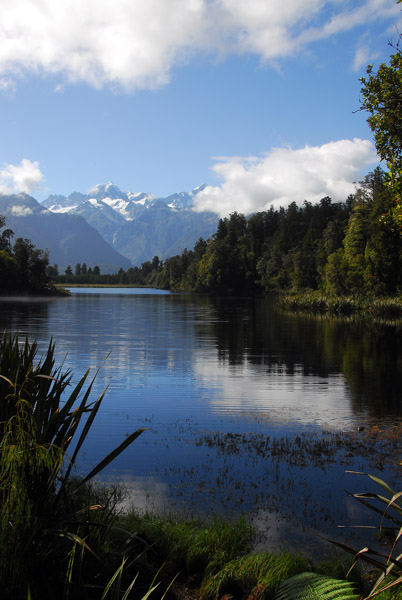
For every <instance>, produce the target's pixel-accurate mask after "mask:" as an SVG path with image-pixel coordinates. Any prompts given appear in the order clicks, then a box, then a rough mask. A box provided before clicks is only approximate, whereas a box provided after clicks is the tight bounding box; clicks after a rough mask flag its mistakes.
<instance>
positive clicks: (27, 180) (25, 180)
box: [0, 158, 43, 194]
mask: <svg viewBox="0 0 402 600" xmlns="http://www.w3.org/2000/svg"><path fill="white" fill-rule="evenodd" d="M42 182H43V174H42V172H41V170H40V168H39V163H38V162H36V161H34V162H32V161H30V160H28V159H27V158H23V159H22V161H21V163H20V164H19V165H5V166H4V167H3V168H2V169H1V170H0V193H2V194H15V193H19V192H25V193H27V194H30V193H31V192H32V191H33V190H35V189H41V188H42Z"/></svg>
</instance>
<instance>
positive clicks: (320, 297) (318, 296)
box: [278, 292, 402, 319]
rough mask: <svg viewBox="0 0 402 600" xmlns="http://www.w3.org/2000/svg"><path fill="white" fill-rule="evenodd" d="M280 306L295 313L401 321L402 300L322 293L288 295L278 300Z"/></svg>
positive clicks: (398, 298)
mask: <svg viewBox="0 0 402 600" xmlns="http://www.w3.org/2000/svg"><path fill="white" fill-rule="evenodd" d="M278 305H279V306H280V307H281V308H283V309H284V310H291V311H293V312H311V313H328V314H334V315H350V314H356V313H359V314H363V315H365V316H369V317H370V318H372V317H377V318H386V319H400V318H402V298H400V297H396V298H371V297H367V296H362V295H358V296H335V295H327V294H323V293H322V292H306V293H302V294H286V295H284V296H280V297H279V298H278Z"/></svg>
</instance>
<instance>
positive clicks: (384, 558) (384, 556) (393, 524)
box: [329, 471, 402, 599]
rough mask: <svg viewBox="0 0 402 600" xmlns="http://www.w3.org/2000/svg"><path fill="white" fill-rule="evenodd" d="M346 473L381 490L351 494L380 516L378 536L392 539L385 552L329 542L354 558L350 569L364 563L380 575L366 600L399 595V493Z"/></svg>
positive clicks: (401, 494)
mask: <svg viewBox="0 0 402 600" xmlns="http://www.w3.org/2000/svg"><path fill="white" fill-rule="evenodd" d="M349 472H350V473H354V474H357V475H367V476H368V477H369V478H370V479H371V480H372V481H374V482H375V483H376V484H377V485H378V486H379V487H380V488H381V490H382V493H374V492H363V493H357V494H350V495H351V496H352V497H353V498H355V499H356V500H357V501H358V502H360V503H361V504H363V505H364V506H366V507H368V508H369V509H370V510H372V511H374V512H375V513H377V514H378V515H380V516H381V520H380V524H379V526H378V528H377V529H378V532H379V533H380V534H381V533H384V532H388V533H389V532H391V534H392V538H393V539H392V545H391V549H390V550H389V551H388V552H386V551H384V550H378V549H375V548H373V547H369V546H365V547H364V548H362V549H361V550H357V549H356V548H352V547H351V546H348V545H346V544H343V543H340V542H337V541H336V540H329V541H330V542H332V543H333V544H335V545H337V546H339V547H340V548H342V549H343V550H345V551H347V552H350V553H352V554H354V555H355V559H354V562H353V564H352V567H351V569H350V570H352V568H353V567H354V566H355V565H356V563H357V561H359V560H363V561H365V562H367V563H368V564H370V565H371V566H372V567H374V568H375V569H376V570H377V571H378V572H379V573H380V574H379V576H378V578H377V580H376V581H375V583H374V585H373V587H372V589H371V590H370V592H369V593H368V595H367V596H366V598H367V599H368V598H372V597H374V596H378V595H379V594H382V593H383V592H388V591H393V592H396V591H398V592H399V591H400V589H401V584H402V553H401V549H400V547H399V542H400V540H401V537H402V501H401V498H402V492H395V491H394V490H393V489H392V488H391V487H390V486H389V485H388V484H387V483H386V482H385V481H383V480H382V479H380V478H379V477H375V476H374V475H370V474H366V473H357V472H353V471H349ZM384 507H385V508H384Z"/></svg>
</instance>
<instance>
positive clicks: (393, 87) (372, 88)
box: [360, 2, 402, 231]
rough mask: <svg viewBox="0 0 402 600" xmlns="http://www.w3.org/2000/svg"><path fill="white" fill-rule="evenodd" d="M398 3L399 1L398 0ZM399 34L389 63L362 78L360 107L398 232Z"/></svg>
mask: <svg viewBox="0 0 402 600" xmlns="http://www.w3.org/2000/svg"><path fill="white" fill-rule="evenodd" d="M398 3H399V2H398ZM400 41H401V36H399V39H398V42H397V44H396V45H395V46H393V45H392V44H390V45H391V46H393V48H394V50H395V53H394V54H392V55H391V56H390V60H389V65H387V64H385V63H382V64H381V65H380V66H379V67H378V70H377V72H374V71H373V65H371V64H370V65H368V67H367V69H366V75H367V77H362V78H361V79H360V82H361V84H362V87H361V101H360V102H361V108H362V109H363V110H366V111H367V112H368V113H369V114H370V116H369V117H368V119H367V123H368V124H369V126H370V128H371V130H372V132H373V134H374V140H375V145H376V148H377V152H378V154H379V155H380V157H381V159H382V160H384V161H386V163H387V167H388V169H389V172H388V174H387V179H386V183H387V185H388V186H389V188H390V190H391V191H392V195H393V198H394V205H393V206H392V207H391V208H390V210H389V212H388V216H390V217H391V219H392V222H393V223H394V224H395V225H396V227H397V229H398V230H399V231H401V230H402V180H401V178H402V95H401V89H402V54H401V50H400V48H399V44H400Z"/></svg>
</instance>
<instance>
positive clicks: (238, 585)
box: [201, 552, 309, 599]
mask: <svg viewBox="0 0 402 600" xmlns="http://www.w3.org/2000/svg"><path fill="white" fill-rule="evenodd" d="M308 566H309V565H308V562H307V560H306V559H305V558H304V557H303V556H301V555H292V554H289V553H281V554H270V553H268V552H263V553H260V554H250V555H247V556H243V557H241V558H239V559H235V560H233V561H230V562H228V563H226V564H225V565H224V567H223V568H222V569H221V570H220V571H218V572H217V573H216V574H214V575H213V576H211V577H207V578H206V579H205V580H204V582H203V584H202V587H201V593H202V596H203V597H205V598H210V599H218V598H221V597H222V596H223V595H225V594H229V595H231V596H234V597H235V598H238V597H242V596H243V595H244V594H247V595H249V597H252V598H268V597H272V594H273V593H274V592H275V590H276V589H277V588H278V586H279V584H280V583H281V582H283V581H285V580H286V579H288V578H289V577H291V576H293V575H295V574H297V573H300V572H301V571H303V570H305V569H306V568H308Z"/></svg>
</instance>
